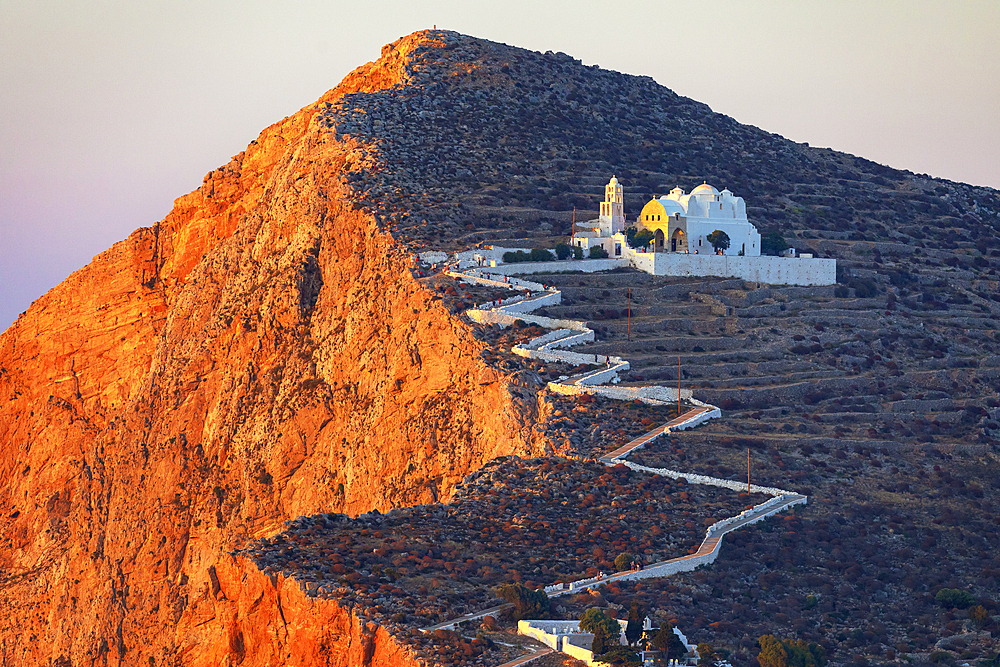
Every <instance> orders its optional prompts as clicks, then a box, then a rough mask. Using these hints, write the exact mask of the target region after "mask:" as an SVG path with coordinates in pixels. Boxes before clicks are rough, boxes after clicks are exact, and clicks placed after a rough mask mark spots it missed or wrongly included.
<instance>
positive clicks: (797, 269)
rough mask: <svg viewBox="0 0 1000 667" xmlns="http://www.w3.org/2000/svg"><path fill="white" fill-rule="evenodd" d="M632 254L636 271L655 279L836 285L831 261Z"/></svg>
mask: <svg viewBox="0 0 1000 667" xmlns="http://www.w3.org/2000/svg"><path fill="white" fill-rule="evenodd" d="M636 255H637V257H636V259H635V261H636V268H639V269H642V270H643V271H646V272H647V273H652V274H653V275H655V276H692V277H696V276H716V277H719V278H742V279H743V280H752V281H754V282H760V283H767V284H769V285H833V284H835V283H836V282H837V260H835V259H816V258H811V259H802V258H800V257H794V258H793V257H770V256H767V255H761V256H759V257H740V256H738V255H687V254H680V253H674V252H658V253H636ZM646 255H653V257H652V262H651V263H652V271H650V270H649V265H650V261H649V258H648V257H647V256H646ZM640 257H641V258H640Z"/></svg>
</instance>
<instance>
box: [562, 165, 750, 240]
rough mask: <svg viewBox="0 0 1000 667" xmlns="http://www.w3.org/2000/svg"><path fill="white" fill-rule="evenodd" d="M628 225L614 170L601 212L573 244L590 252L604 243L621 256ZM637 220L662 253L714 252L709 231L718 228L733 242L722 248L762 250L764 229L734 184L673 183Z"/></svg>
mask: <svg viewBox="0 0 1000 667" xmlns="http://www.w3.org/2000/svg"><path fill="white" fill-rule="evenodd" d="M626 226H627V221H626V219H625V211H624V204H623V198H622V186H621V183H619V181H618V179H617V178H616V177H615V176H612V177H611V181H610V182H609V183H608V185H607V186H606V187H605V189H604V201H603V202H602V203H601V215H600V217H599V218H598V219H597V220H594V221H591V222H589V223H581V224H578V225H577V228H578V229H575V230H574V234H573V245H574V246H576V247H579V248H581V249H583V250H584V252H585V254H587V253H588V251H589V249H590V248H593V247H594V246H601V247H603V248H604V250H605V251H607V253H608V255H609V256H610V257H621V256H622V254H623V253H625V252H626V251H625V250H624V248H626V242H625V234H624V230H625V227H626ZM635 226H636V227H637V228H638V229H648V230H649V231H650V232H652V233H653V244H652V245H653V252H657V253H684V254H693V255H705V254H709V255H710V254H714V253H715V250H714V249H713V247H712V244H711V243H709V241H708V236H709V235H710V234H711V233H712V232H715V231H717V230H718V231H723V232H725V233H726V235H727V236H728V237H729V248H727V249H726V250H724V251H722V252H721V254H726V255H739V256H745V257H757V256H759V255H760V233H759V232H758V231H757V228H756V227H754V226H753V225H752V224H751V223H750V221H749V220H747V208H746V203H745V202H744V201H743V198H742V197H737V196H735V195H734V194H733V193H732V192H730V191H729V190H723V191H722V192H719V191H718V190H716V189H715V188H714V187H712V186H711V185H708V184H707V183H703V184H702V185H699V186H698V187H696V188H695V189H694V190H692V191H691V193H690V194H685V193H684V190H682V189H681V188H674V189H673V190H671V191H670V194H668V195H666V196H663V197H660V198H659V199H651V200H650V201H649V202H648V203H647V204H646V205H645V206H643V207H642V212H641V213H639V217H638V219H637V220H636V224H635Z"/></svg>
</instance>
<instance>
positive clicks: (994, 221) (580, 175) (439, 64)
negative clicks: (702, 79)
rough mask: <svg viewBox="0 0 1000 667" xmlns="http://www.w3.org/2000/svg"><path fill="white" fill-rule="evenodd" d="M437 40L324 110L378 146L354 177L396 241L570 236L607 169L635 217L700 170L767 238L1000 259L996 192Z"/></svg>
mask: <svg viewBox="0 0 1000 667" xmlns="http://www.w3.org/2000/svg"><path fill="white" fill-rule="evenodd" d="M437 35H438V38H439V39H440V42H441V43H440V45H439V46H436V47H435V48H427V49H423V50H418V51H415V52H414V53H413V54H412V55H411V56H410V59H409V64H408V72H409V73H410V80H409V81H410V83H409V85H407V86H403V87H397V88H391V89H390V88H386V89H384V90H380V91H378V92H376V93H372V94H357V95H347V96H345V97H344V98H343V99H342V100H340V102H339V103H337V104H335V105H332V106H331V108H330V109H329V110H327V111H326V112H325V113H324V117H323V122H324V123H326V124H327V125H328V126H329V127H330V128H331V129H334V130H335V131H336V132H337V133H338V135H348V136H351V137H357V138H358V139H360V140H363V141H366V142H372V143H374V144H375V145H376V146H377V147H378V153H377V155H375V156H374V159H375V160H376V161H377V163H378V165H379V169H377V170H368V171H360V172H357V173H355V174H353V175H352V177H351V181H352V184H353V185H354V186H355V188H357V189H358V191H359V192H360V193H361V197H362V201H364V202H366V204H367V205H369V206H370V207H371V208H373V209H374V210H376V211H378V212H379V213H380V214H382V215H385V216H386V217H388V218H390V219H392V220H395V221H396V222H397V224H398V229H399V231H400V236H401V237H402V238H406V239H408V240H412V241H415V242H417V243H418V244H420V243H423V244H427V245H428V246H429V247H448V246H456V245H457V246H463V245H466V244H469V243H473V242H476V241H482V240H490V239H495V238H505V237H510V236H513V237H529V238H530V237H545V236H552V235H555V234H562V233H566V232H568V231H569V227H570V224H569V221H570V219H571V216H572V209H573V208H574V207H576V208H578V209H580V211H581V213H583V214H590V215H595V214H596V212H597V208H598V206H597V203H598V201H600V199H601V198H602V197H603V192H604V184H605V183H607V180H608V178H609V177H610V176H611V174H612V173H614V174H617V175H618V177H619V178H620V179H622V181H623V183H624V185H625V210H626V214H627V215H631V216H634V215H637V214H638V212H639V210H640V208H641V206H642V204H644V203H645V202H646V201H647V200H648V198H649V197H651V196H653V195H660V194H665V193H666V192H667V191H669V190H670V189H672V188H673V187H674V186H676V185H680V186H681V187H683V188H685V189H686V190H690V189H691V188H692V187H694V186H695V185H698V184H700V183H702V182H703V181H705V180H707V181H708V182H710V183H714V184H715V185H717V186H718V187H720V188H721V187H723V186H725V187H728V188H729V189H730V190H732V191H733V192H734V193H736V194H737V195H740V196H742V197H744V198H745V199H746V201H747V205H748V215H749V216H750V219H751V220H752V221H753V222H754V223H755V224H756V225H757V226H758V227H759V228H760V229H761V231H762V232H769V231H784V232H786V233H787V234H791V233H793V232H795V231H798V232H806V233H808V236H811V237H815V238H831V239H846V240H852V241H863V240H868V241H893V242H898V243H911V244H913V245H914V246H916V247H919V248H924V247H926V248H934V249H973V248H974V249H975V250H976V251H977V252H976V253H974V254H975V255H978V254H981V255H990V256H992V252H994V251H996V252H997V253H998V254H1000V234H998V231H1000V194H998V193H997V191H996V190H992V189H990V188H978V187H973V186H969V185H965V184H961V183H953V182H950V181H945V180H942V179H935V178H931V177H929V176H927V175H918V174H913V173H910V172H906V171H900V170H896V169H891V168H888V167H885V166H882V165H879V164H876V163H874V162H871V161H869V160H865V159H863V158H859V157H855V156H852V155H847V154H845V153H839V152H836V151H833V150H829V149H815V148H810V147H809V146H808V145H805V144H798V143H795V142H792V141H789V140H787V139H784V138H782V137H780V136H778V135H775V134H771V133H769V132H765V131H763V130H761V129H758V128H756V127H752V126H748V125H742V124H740V123H738V122H736V121H735V120H733V119H732V118H729V117H728V116H725V115H722V114H718V113H714V112H713V111H712V110H711V109H710V108H708V106H706V105H704V104H702V103H700V102H696V101H695V100H691V99H688V98H685V97H681V96H679V95H677V94H675V93H674V92H673V91H671V90H669V89H667V88H665V87H663V86H661V85H658V84H657V83H656V82H654V81H653V80H652V79H650V78H649V77H637V76H629V75H626V74H620V73H618V72H613V71H608V70H602V69H600V68H598V67H596V66H591V67H586V66H584V65H582V64H581V63H580V61H579V60H575V59H573V58H572V57H570V56H568V55H566V54H562V53H552V52H548V53H545V54H542V53H537V52H532V51H527V50H524V49H518V48H514V47H510V46H507V45H504V44H496V43H494V42H488V41H485V40H479V39H473V38H470V37H466V36H463V35H459V34H456V33H450V32H441V33H437ZM970 259H971V258H970ZM990 261H991V262H995V261H996V260H990Z"/></svg>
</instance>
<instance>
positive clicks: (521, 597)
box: [496, 584, 549, 621]
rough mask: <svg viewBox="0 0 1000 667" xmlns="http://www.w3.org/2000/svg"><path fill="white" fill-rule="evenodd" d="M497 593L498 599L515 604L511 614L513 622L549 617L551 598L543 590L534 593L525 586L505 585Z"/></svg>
mask: <svg viewBox="0 0 1000 667" xmlns="http://www.w3.org/2000/svg"><path fill="white" fill-rule="evenodd" d="M496 593H497V597H500V598H503V599H504V600H506V601H507V602H511V603H513V604H514V608H513V610H511V612H510V616H511V619H512V620H515V621H520V620H521V619H522V618H548V617H549V596H548V595H546V594H545V591H543V590H541V589H539V590H537V591H533V590H531V589H530V588H527V587H526V586H524V584H504V585H503V586H500V587H499V588H497V591H496Z"/></svg>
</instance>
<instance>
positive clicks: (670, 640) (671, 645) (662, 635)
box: [650, 623, 687, 660]
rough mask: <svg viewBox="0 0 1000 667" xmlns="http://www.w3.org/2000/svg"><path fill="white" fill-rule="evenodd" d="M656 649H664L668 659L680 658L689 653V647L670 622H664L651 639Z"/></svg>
mask: <svg viewBox="0 0 1000 667" xmlns="http://www.w3.org/2000/svg"><path fill="white" fill-rule="evenodd" d="M650 643H651V644H652V645H653V647H654V648H655V649H657V650H658V651H663V652H664V653H665V654H666V655H667V659H668V660H679V659H681V658H683V657H684V655H685V654H686V653H687V647H686V646H684V642H682V641H681V638H680V637H678V636H677V633H675V632H674V629H673V628H672V627H671V626H670V624H669V623H664V624H663V625H662V626H661V627H660V629H659V630H657V631H656V634H655V635H653V639H652V640H651V641H650Z"/></svg>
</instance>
